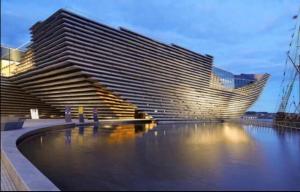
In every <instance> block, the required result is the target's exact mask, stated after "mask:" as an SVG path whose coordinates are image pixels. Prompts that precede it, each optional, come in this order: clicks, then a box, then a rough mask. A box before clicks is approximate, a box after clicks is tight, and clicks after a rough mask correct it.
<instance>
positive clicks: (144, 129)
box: [19, 123, 300, 190]
mask: <svg viewBox="0 0 300 192" xmlns="http://www.w3.org/2000/svg"><path fill="white" fill-rule="evenodd" d="M299 142H300V133H299V131H291V130H278V129H272V128H261V127H260V128H258V127H253V126H249V125H241V124H234V123H223V124H193V123H189V124H158V125H156V124H121V125H114V124H110V125H104V126H100V127H98V126H91V127H78V128H75V129H67V130H63V131H58V132H57V131H56V132H48V133H44V134H42V135H39V136H34V137H32V138H31V139H27V140H26V141H24V142H23V143H22V144H21V145H20V146H19V148H20V150H21V151H22V153H24V155H25V156H26V157H27V158H29V159H30V160H31V161H32V162H33V163H34V164H35V165H36V166H37V167H38V168H39V169H40V170H41V171H42V172H43V173H44V174H45V175H47V176H48V177H49V178H50V179H51V180H52V181H53V182H54V183H55V184H56V185H57V186H58V187H60V188H61V189H63V190H141V189H144V190H158V189H161V190H164V189H165V190H197V189H198V190H204V189H210V190H211V189H214V190H221V189H223V190H224V189H227V190H230V189H231V190H239V189H247V190H255V189H261V190H262V189H300V183H299V182H298V181H299V180H300V171H299V170H300V164H299V162H300V143H299ZM49 154H51V158H47V157H48V156H49Z"/></svg>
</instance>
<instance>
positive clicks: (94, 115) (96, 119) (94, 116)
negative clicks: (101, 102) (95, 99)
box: [93, 108, 99, 123]
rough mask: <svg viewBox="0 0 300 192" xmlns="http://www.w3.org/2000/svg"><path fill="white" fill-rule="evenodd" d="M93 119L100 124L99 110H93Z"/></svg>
mask: <svg viewBox="0 0 300 192" xmlns="http://www.w3.org/2000/svg"><path fill="white" fill-rule="evenodd" d="M93 119H94V122H95V123H98V122H99V119H98V110H97V108H94V109H93Z"/></svg>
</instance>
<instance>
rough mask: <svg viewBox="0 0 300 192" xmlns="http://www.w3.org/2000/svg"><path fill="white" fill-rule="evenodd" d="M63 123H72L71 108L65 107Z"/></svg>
mask: <svg viewBox="0 0 300 192" xmlns="http://www.w3.org/2000/svg"><path fill="white" fill-rule="evenodd" d="M65 121H66V122H72V116H71V107H65Z"/></svg>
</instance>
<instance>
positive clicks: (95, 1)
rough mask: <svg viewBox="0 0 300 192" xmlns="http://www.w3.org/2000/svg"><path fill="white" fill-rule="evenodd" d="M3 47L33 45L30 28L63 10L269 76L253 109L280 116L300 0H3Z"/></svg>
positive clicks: (230, 66) (235, 70)
mask: <svg viewBox="0 0 300 192" xmlns="http://www.w3.org/2000/svg"><path fill="white" fill-rule="evenodd" d="M1 2H2V4H1V44H2V45H5V46H8V47H19V46H21V45H23V44H25V43H27V42H29V41H30V32H29V28H30V27H31V26H32V25H33V24H34V23H36V22H37V21H40V20H44V19H46V18H47V17H49V16H50V15H51V14H52V13H54V12H55V11H56V10H58V9H60V8H65V9H68V10H71V11H74V12H76V13H78V14H81V15H83V16H86V17H88V18H91V19H93V20H95V21H98V22H100V23H103V24H106V25H109V26H111V27H115V28H117V27H119V26H122V27H125V28H128V29H130V30H132V31H135V32H137V33H140V34H143V35H145V36H148V37H151V38H153V39H156V40H158V41H160V42H163V43H167V44H170V43H174V44H177V45H180V46H181V47H185V48H187V49H190V50H192V51H195V52H198V53H201V54H209V55H212V56H214V65H215V66H217V67H220V68H222V69H225V70H228V71H230V72H233V73H236V74H240V73H269V74H270V75H271V78H270V80H269V81H268V83H267V85H266V88H265V89H264V91H263V93H262V95H261V96H260V98H259V99H258V101H257V102H256V103H255V104H254V105H253V106H252V107H251V108H250V109H249V110H253V111H267V112H275V111H277V108H278V102H279V93H280V91H281V88H280V83H281V80H282V76H283V71H284V63H285V59H286V52H287V51H288V48H289V42H290V40H291V35H292V33H293V27H294V26H295V20H293V19H292V17H293V16H294V15H296V14H297V13H298V12H299V9H300V0H263V1H262V0H184V1H176V0H143V1H141V0H30V1H27V0H1Z"/></svg>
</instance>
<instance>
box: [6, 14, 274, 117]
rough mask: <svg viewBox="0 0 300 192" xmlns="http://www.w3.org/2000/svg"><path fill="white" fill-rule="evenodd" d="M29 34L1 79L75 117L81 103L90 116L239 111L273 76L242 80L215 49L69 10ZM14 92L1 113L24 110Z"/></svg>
mask: <svg viewBox="0 0 300 192" xmlns="http://www.w3.org/2000/svg"><path fill="white" fill-rule="evenodd" d="M31 35H32V39H31V44H30V45H28V47H27V50H26V51H25V52H24V53H23V54H22V56H21V59H20V62H19V63H18V65H17V68H16V70H15V72H14V73H12V74H11V75H9V77H2V78H5V82H9V83H10V84H11V85H13V86H15V87H18V91H21V92H22V93H23V95H25V94H26V95H27V96H29V97H30V98H31V99H33V100H34V101H36V102H38V103H42V104H44V105H45V106H49V109H50V108H51V111H50V112H52V113H53V115H54V114H55V115H61V114H63V112H64V108H65V107H66V106H69V107H71V108H72V113H73V115H74V117H75V116H77V115H78V114H77V108H78V106H83V107H84V110H85V115H86V116H87V117H88V118H91V116H92V111H93V108H95V107H96V108H97V109H98V111H99V115H100V118H102V119H104V118H126V119H128V118H153V119H155V120H220V119H228V118H237V117H240V116H242V115H243V114H244V113H245V111H246V110H247V109H248V108H249V107H250V106H251V105H252V104H253V103H254V102H255V101H256V99H257V98H258V96H259V94H260V93H261V91H262V89H263V87H264V85H265V83H266V82H267V79H268V77H269V75H268V74H263V75H250V76H251V77H253V79H251V80H249V78H246V79H244V81H243V79H241V76H235V75H233V74H231V73H229V72H226V71H224V70H221V69H218V68H215V67H213V57H212V56H210V55H201V54H198V53H195V52H193V51H190V50H187V49H185V48H182V47H180V46H177V45H174V44H171V45H167V44H164V43H160V42H158V41H155V40H153V39H150V38H148V37H145V36H142V35H139V34H137V33H135V32H132V31H130V30H128V29H125V28H119V29H114V28H111V27H108V26H106V25H103V24H100V23H97V22H95V21H93V20H90V19H87V18H85V17H83V16H80V15H77V14H75V13H72V12H69V11H67V10H63V9H61V10H58V11H57V12H56V13H54V14H53V15H52V16H50V17H49V18H48V19H46V20H44V21H41V22H37V23H36V24H35V25H33V26H32V27H31ZM236 77H238V78H239V84H238V85H237V83H236V81H237V78H236ZM1 86H2V83H1ZM1 89H2V87H1ZM9 90H10V89H9V88H7V91H6V92H8V94H9ZM1 97H2V96H1ZM14 99H15V96H13V95H10V96H8V97H6V98H5V100H4V101H3V102H2V98H1V102H2V103H3V104H4V105H5V106H7V107H5V108H4V109H2V110H1V114H2V115H8V114H14V113H15V112H18V113H16V114H18V115H21V114H20V110H18V107H17V106H14V108H10V107H9V105H8V103H11V101H10V100H14ZM18 100H19V101H21V102H22V99H21V100H20V99H18ZM27 104H28V107H34V106H36V104H33V105H29V104H30V103H27ZM37 107H38V108H39V106H37ZM50 112H49V111H45V112H44V113H43V114H44V116H47V114H50ZM54 112H55V113H54ZM22 113H23V112H22ZM26 114H27V115H28V114H29V108H28V109H27V113H24V114H23V115H26Z"/></svg>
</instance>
